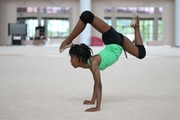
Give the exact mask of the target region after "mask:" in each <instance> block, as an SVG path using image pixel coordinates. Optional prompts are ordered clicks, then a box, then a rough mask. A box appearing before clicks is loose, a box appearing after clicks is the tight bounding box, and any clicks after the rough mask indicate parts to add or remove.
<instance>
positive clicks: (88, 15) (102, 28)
mask: <svg viewBox="0 0 180 120" xmlns="http://www.w3.org/2000/svg"><path fill="white" fill-rule="evenodd" d="M87 23H89V24H91V25H92V26H93V27H94V28H95V29H96V30H98V31H99V32H101V33H104V32H106V31H107V30H109V29H110V26H109V25H108V24H107V23H105V22H104V21H103V20H101V19H100V18H98V17H97V16H95V15H94V14H93V13H92V12H90V11H84V12H83V13H82V14H81V15H80V19H79V21H78V22H77V24H76V26H75V28H74V29H73V31H72V32H71V34H70V35H69V36H68V37H67V38H66V39H65V40H64V41H63V42H62V44H61V46H60V50H62V51H63V50H64V49H65V48H67V47H69V46H68V45H69V44H71V43H72V41H73V40H74V39H75V38H76V37H77V36H78V35H79V34H80V33H81V32H82V31H83V30H84V28H85V27H86V25H87Z"/></svg>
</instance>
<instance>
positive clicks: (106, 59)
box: [87, 44, 123, 70]
mask: <svg viewBox="0 0 180 120" xmlns="http://www.w3.org/2000/svg"><path fill="white" fill-rule="evenodd" d="M122 50H123V48H122V47H121V46H120V45H117V44H109V45H106V47H105V48H104V49H103V50H102V51H100V52H99V53H98V54H97V55H100V56H101V62H100V64H99V69H100V70H105V69H106V68H107V67H109V66H111V65H112V64H113V63H115V62H116V61H117V60H118V58H119V56H120V55H121V53H122ZM87 62H88V64H89V65H91V64H90V61H89V59H88V61H87Z"/></svg>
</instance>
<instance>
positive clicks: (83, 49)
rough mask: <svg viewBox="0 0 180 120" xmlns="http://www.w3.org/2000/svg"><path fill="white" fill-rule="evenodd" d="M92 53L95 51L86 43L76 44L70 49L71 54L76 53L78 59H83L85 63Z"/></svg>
mask: <svg viewBox="0 0 180 120" xmlns="http://www.w3.org/2000/svg"><path fill="white" fill-rule="evenodd" d="M91 53H93V51H92V49H91V48H90V47H88V46H87V45H86V44H84V43H81V44H74V45H73V46H72V47H71V48H70V50H69V55H72V56H73V55H75V56H76V57H77V59H78V61H82V62H83V63H86V62H87V60H88V59H89V58H90V57H91Z"/></svg>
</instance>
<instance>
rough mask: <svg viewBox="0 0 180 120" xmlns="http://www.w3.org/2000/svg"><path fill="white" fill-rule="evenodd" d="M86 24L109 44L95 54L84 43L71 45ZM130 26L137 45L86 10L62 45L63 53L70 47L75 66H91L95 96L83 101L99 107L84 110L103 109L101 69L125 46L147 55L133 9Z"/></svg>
mask: <svg viewBox="0 0 180 120" xmlns="http://www.w3.org/2000/svg"><path fill="white" fill-rule="evenodd" d="M87 23H89V24H91V25H92V26H93V27H94V28H95V29H96V30H98V31H99V32H100V33H102V40H103V42H104V44H105V45H106V46H105V48H104V49H103V50H102V51H100V52H99V53H98V54H96V55H92V54H91V53H92V49H91V48H90V47H88V46H87V45H85V44H83V43H81V44H72V41H73V39H74V38H75V37H77V36H78V35H79V34H80V33H81V32H82V31H83V30H84V28H85V27H86V25H87ZM130 26H131V27H133V28H134V31H135V41H134V44H133V43H132V42H131V41H130V40H129V39H128V38H127V37H126V36H124V35H122V34H121V33H118V32H117V31H115V30H114V29H113V27H111V26H109V25H108V24H106V23H105V22H104V21H103V20H101V19H100V18H98V17H97V16H95V15H94V14H93V13H92V12H90V11H84V12H83V13H82V14H81V15H80V19H79V21H78V23H77V24H76V26H75V28H74V29H73V31H72V32H71V34H70V35H69V36H68V37H67V38H66V39H65V40H64V41H63V42H62V44H61V45H60V48H59V49H60V52H62V51H63V50H64V49H66V48H68V47H70V50H69V55H70V58H71V60H70V62H71V64H72V66H73V67H74V68H77V67H81V68H85V69H90V71H91V72H92V75H93V78H94V91H93V95H92V99H91V100H85V101H84V104H87V105H90V104H95V103H96V106H95V107H93V108H89V109H86V110H85V111H87V112H95V111H100V106H101V98H102V85H101V77H100V70H105V69H106V68H107V67H109V66H110V65H112V64H113V63H115V62H116V61H117V60H118V58H119V56H120V55H121V53H122V51H123V49H124V50H125V51H127V52H128V53H130V54H131V55H133V56H135V57H137V58H139V59H142V58H144V57H145V56H146V50H145V48H144V46H143V42H142V39H141V35H140V30H139V17H138V15H137V13H136V12H135V11H134V12H133V19H132V21H131V23H130Z"/></svg>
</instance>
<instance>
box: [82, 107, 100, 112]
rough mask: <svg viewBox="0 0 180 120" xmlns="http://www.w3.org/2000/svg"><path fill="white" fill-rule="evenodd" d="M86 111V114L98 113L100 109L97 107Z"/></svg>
mask: <svg viewBox="0 0 180 120" xmlns="http://www.w3.org/2000/svg"><path fill="white" fill-rule="evenodd" d="M85 111H86V112H96V111H100V108H97V107H95V108H89V109H86V110H85Z"/></svg>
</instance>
